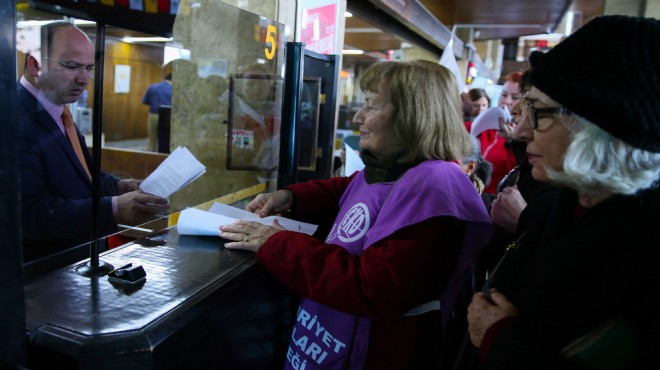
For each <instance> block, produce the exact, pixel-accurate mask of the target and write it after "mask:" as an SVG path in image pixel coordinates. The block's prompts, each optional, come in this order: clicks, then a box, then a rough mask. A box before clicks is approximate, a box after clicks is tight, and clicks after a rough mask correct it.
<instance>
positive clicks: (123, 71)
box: [115, 64, 131, 94]
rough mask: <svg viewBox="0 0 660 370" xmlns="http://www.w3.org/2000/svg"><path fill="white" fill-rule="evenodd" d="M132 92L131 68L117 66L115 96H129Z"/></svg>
mask: <svg viewBox="0 0 660 370" xmlns="http://www.w3.org/2000/svg"><path fill="white" fill-rule="evenodd" d="M130 91H131V66H129V65H124V64H116V65H115V94H128V93H129V92H130Z"/></svg>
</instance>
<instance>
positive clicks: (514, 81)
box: [477, 72, 522, 195]
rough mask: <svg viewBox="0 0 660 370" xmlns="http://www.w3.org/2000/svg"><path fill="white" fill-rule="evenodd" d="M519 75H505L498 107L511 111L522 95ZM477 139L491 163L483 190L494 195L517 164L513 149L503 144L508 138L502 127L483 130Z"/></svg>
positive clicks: (515, 73)
mask: <svg viewBox="0 0 660 370" xmlns="http://www.w3.org/2000/svg"><path fill="white" fill-rule="evenodd" d="M521 77H522V72H513V73H510V74H508V75H507V76H506V77H505V79H504V85H503V87H502V93H501V94H500V98H499V101H498V103H497V105H498V107H499V108H501V109H508V110H509V111H511V109H512V108H513V105H515V104H516V103H517V102H518V101H520V98H521V96H522V95H521V93H520V91H519V90H518V89H519V86H518V84H519V82H520V78H521ZM507 124H509V122H507ZM503 135H504V136H503ZM477 139H479V143H480V144H481V153H482V155H483V157H484V159H486V160H487V161H488V162H490V163H491V164H492V165H493V178H492V181H491V183H490V185H489V186H487V187H486V190H484V192H485V193H487V194H492V195H495V193H496V190H497V185H498V184H499V182H500V181H501V180H502V179H503V178H504V176H506V174H507V173H509V171H511V170H512V169H513V168H514V167H516V165H517V164H516V156H515V154H514V152H513V150H512V149H510V148H507V147H506V145H505V144H506V141H507V140H508V139H510V138H509V135H508V131H506V130H502V129H500V130H499V131H498V130H485V131H483V132H481V133H480V134H479V135H478V136H477Z"/></svg>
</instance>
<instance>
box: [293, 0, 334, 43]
mask: <svg viewBox="0 0 660 370" xmlns="http://www.w3.org/2000/svg"><path fill="white" fill-rule="evenodd" d="M336 9H337V8H336V4H330V5H326V6H321V7H318V8H314V9H306V10H303V11H302V16H301V29H300V41H302V42H304V43H305V49H307V50H311V51H314V52H317V53H320V54H333V53H334V52H335V34H336V28H337V27H336V23H335V19H336V18H335V14H336Z"/></svg>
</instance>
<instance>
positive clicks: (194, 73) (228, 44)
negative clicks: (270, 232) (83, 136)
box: [0, 0, 338, 369]
mask: <svg viewBox="0 0 660 370" xmlns="http://www.w3.org/2000/svg"><path fill="white" fill-rule="evenodd" d="M9 3H10V4H9V6H8V7H5V5H3V8H2V9H1V10H3V11H4V12H3V13H0V18H2V21H3V22H2V24H3V25H4V26H3V28H7V27H6V25H7V24H11V23H16V24H17V28H15V29H14V31H15V33H16V34H17V35H18V39H19V40H22V41H24V40H23V38H24V39H27V40H29V39H30V38H31V37H34V38H35V39H36V40H38V39H39V37H38V36H35V35H38V33H39V32H38V27H39V26H34V25H32V26H21V25H18V24H20V23H21V22H22V21H50V20H55V19H62V18H63V17H64V19H66V20H68V21H71V22H74V23H76V24H77V25H78V27H79V28H80V29H81V30H83V31H84V32H85V33H86V34H87V35H88V36H89V37H90V39H91V40H92V42H93V43H94V44H95V48H96V56H95V58H96V60H95V72H94V79H93V82H90V84H89V86H87V91H88V93H89V102H88V103H87V106H88V107H89V108H91V111H92V112H93V113H92V116H93V118H92V132H91V133H90V135H91V140H90V141H89V142H87V146H88V147H89V149H90V151H91V152H92V155H93V157H94V164H93V170H92V173H93V175H92V180H93V181H92V187H93V188H94V197H95V199H97V198H100V196H101V195H100V194H101V193H100V189H99V188H98V187H99V184H98V174H99V173H100V169H103V171H106V172H113V173H115V174H119V175H121V176H123V177H131V178H145V177H147V176H148V175H149V174H150V173H151V172H152V171H153V170H154V169H155V168H156V167H158V165H160V163H162V162H163V160H164V159H165V158H167V156H168V153H169V152H172V151H174V149H176V148H178V147H185V148H187V149H189V151H190V152H191V153H192V154H193V155H194V156H195V157H196V158H197V159H198V160H199V161H200V162H201V163H202V164H203V165H204V166H205V167H206V172H205V173H204V174H203V175H202V176H201V177H199V178H198V179H196V180H195V181H193V182H192V183H190V184H189V185H187V186H186V187H184V188H182V189H181V190H179V191H177V192H176V193H174V194H172V195H171V196H170V197H169V199H168V200H169V204H170V211H169V212H168V213H167V214H163V215H161V217H159V218H157V219H155V220H151V221H149V222H147V223H145V224H141V225H119V230H118V232H117V233H115V234H112V235H102V234H101V233H100V231H99V226H98V223H99V222H100V221H99V220H98V219H99V217H100V216H99V215H98V213H99V209H98V204H96V205H95V207H96V208H95V209H94V217H93V219H92V220H90V225H89V227H90V230H91V233H90V234H91V235H92V237H91V238H90V240H89V243H84V244H80V245H72V246H71V248H69V249H67V250H64V251H62V252H60V253H57V254H54V255H52V256H47V257H44V258H41V259H37V260H33V261H29V262H27V263H25V264H23V265H22V274H21V272H20V271H21V269H20V267H21V265H20V253H19V252H16V251H17V250H18V251H20V235H21V234H20V221H16V218H17V217H16V214H17V213H19V212H18V209H19V208H20V204H19V203H20V202H19V199H20V198H19V197H15V195H16V194H17V193H19V192H20V191H19V189H20V187H19V186H18V185H19V183H9V184H8V185H9V186H8V189H9V190H10V191H12V190H13V192H12V194H13V195H14V196H12V197H8V198H7V199H9V200H11V201H12V202H13V203H8V204H9V206H10V207H11V208H8V210H7V212H8V213H3V214H2V217H3V220H10V219H12V217H13V218H14V220H13V221H14V222H15V224H13V226H12V225H10V224H8V226H7V227H14V228H15V229H16V230H18V231H17V232H16V233H13V234H11V235H8V238H7V242H8V243H9V245H8V248H10V249H11V250H12V252H11V253H7V254H6V256H9V257H10V258H11V257H12V256H13V259H11V261H4V262H3V266H5V267H8V268H10V270H11V268H13V270H12V271H15V272H16V273H15V274H12V276H11V277H10V279H9V280H8V281H9V282H10V283H11V284H14V285H15V286H14V288H16V286H18V287H20V286H22V287H23V290H22V292H24V293H23V294H24V305H25V306H24V307H23V306H22V304H21V303H22V302H18V301H23V300H22V299H20V294H21V289H6V290H2V291H0V294H1V295H2V298H9V299H10V300H12V299H13V300H16V302H17V304H16V306H15V307H16V308H15V309H14V310H13V311H11V314H10V315H9V318H10V319H12V320H17V322H19V323H20V322H23V321H24V322H25V327H24V328H22V326H21V325H18V326H15V327H12V328H11V329H12V330H13V331H12V333H16V331H17V330H18V331H20V330H24V331H25V332H26V333H27V336H26V340H25V341H22V340H21V339H14V340H8V342H7V344H8V345H9V346H7V347H6V348H7V351H5V352H3V356H4V357H2V358H0V363H3V364H4V363H7V364H9V365H17V366H22V367H27V368H30V369H39V368H51V367H53V366H56V367H59V366H60V365H61V366H64V367H65V368H80V369H103V368H129V369H131V368H134V369H149V368H154V369H155V368H158V369H161V368H173V369H174V368H226V369H247V368H253V369H269V368H273V369H275V368H280V367H281V366H282V363H283V361H284V356H285V355H286V353H285V351H286V347H287V343H288V339H289V337H290V329H291V327H292V324H293V320H295V311H296V308H297V298H296V297H294V296H293V295H291V294H290V293H289V292H287V291H286V289H285V288H284V287H282V286H281V285H280V284H279V283H278V282H276V281H275V280H274V279H272V278H271V277H270V276H269V275H268V274H267V273H266V272H265V271H264V270H263V269H262V268H261V267H260V266H259V264H258V263H257V262H256V259H255V258H254V254H253V253H251V252H247V251H230V250H226V249H224V248H223V243H224V241H223V240H222V239H221V238H219V237H218V236H191V235H179V233H178V232H177V228H176V223H177V218H178V217H179V215H180V212H181V211H182V210H185V209H186V208H189V207H194V208H198V209H201V210H207V209H209V207H211V206H212V205H213V204H214V203H215V202H219V203H224V204H230V205H235V206H237V207H239V208H243V207H244V206H245V204H247V202H248V201H249V200H250V199H252V198H253V197H254V196H255V195H256V194H258V193H261V192H264V191H273V190H276V189H277V188H278V187H281V186H282V185H285V184H286V183H287V182H286V181H285V182H282V181H280V182H279V183H278V178H279V179H280V180H281V179H282V176H281V173H282V172H286V173H288V174H292V176H291V177H287V178H286V179H287V180H288V182H293V181H298V180H299V177H298V175H297V173H298V171H299V169H301V170H303V171H304V170H306V171H308V172H309V171H311V172H314V177H316V178H319V177H323V176H329V175H330V168H331V162H330V160H328V161H326V159H327V158H328V157H323V156H321V155H320V153H322V151H323V150H321V151H319V148H325V145H326V143H325V142H326V141H327V142H328V143H331V141H330V140H329V139H328V138H333V137H334V124H333V122H334V116H335V114H334V107H335V105H336V100H335V99H336V91H335V90H336V89H335V84H336V79H337V71H338V66H337V65H336V63H337V60H336V58H335V57H325V56H319V57H318V58H317V59H320V60H323V65H324V66H325V67H326V69H328V70H329V71H330V72H329V73H327V72H325V74H324V75H323V76H311V77H307V78H306V77H305V75H304V73H303V71H304V70H305V69H304V68H303V66H304V63H305V62H304V60H301V59H297V60H291V59H289V60H286V62H285V49H286V48H287V47H286V44H287V43H286V39H287V37H286V35H285V27H284V25H283V24H281V23H278V22H275V21H271V20H269V19H267V18H266V17H264V16H260V15H257V14H254V13H250V12H248V11H245V10H242V9H239V8H236V7H233V6H231V5H228V4H225V3H222V2H220V1H216V0H202V1H198V2H181V3H179V2H178V1H176V2H175V1H172V2H169V1H168V2H151V1H145V2H142V1H139V2H134V1H131V2H128V1H126V2H120V1H116V2H106V1H99V2H79V1H71V0H33V1H30V2H29V4H28V3H27V2H26V3H23V2H21V1H18V3H19V4H17V1H10V2H9ZM138 3H139V4H140V6H138V5H137V4H138ZM148 4H149V5H148ZM154 4H155V5H154ZM163 4H167V5H168V6H167V7H165V6H163ZM12 6H13V7H14V9H11V7H12ZM152 6H155V7H152ZM13 11H16V12H17V13H16V14H18V16H17V17H16V16H12V14H10V12H13ZM276 13H277V12H276V11H273V14H274V15H275V14H276ZM17 21H18V22H17ZM37 23H38V22H37ZM35 27H36V29H35ZM126 34H127V35H130V36H123V35H126ZM153 36H158V37H161V38H164V39H165V40H166V41H165V42H166V47H163V46H162V45H161V44H155V43H156V42H161V41H147V42H146V43H143V44H140V43H137V44H127V43H126V42H124V41H121V40H122V38H123V37H153ZM155 45H157V46H155ZM8 46H9V50H15V51H16V52H15V53H10V54H9V55H7V54H6V53H4V52H3V54H2V55H1V56H2V58H3V61H4V60H9V58H16V56H18V58H17V59H14V60H18V61H19V65H18V70H19V77H20V73H21V68H20V63H21V62H22V60H23V59H22V58H24V57H25V56H26V55H33V53H35V52H38V51H39V50H40V46H39V44H38V42H36V41H35V43H31V42H27V43H23V44H21V43H20V42H19V43H17V44H15V45H12V43H11V42H9V43H8ZM156 49H157V50H160V51H154V50H156ZM164 49H168V50H169V53H170V54H169V55H170V56H171V55H175V56H174V57H170V56H168V54H167V52H166V53H163V54H159V53H161V51H162V50H164ZM5 50H6V48H5ZM302 54H304V53H300V55H301V56H302ZM169 58H171V59H169ZM292 58H293V57H292ZM285 64H286V65H285ZM290 64H293V65H294V66H299V67H300V68H299V69H297V71H298V72H296V73H293V72H292V73H290V74H288V75H287V73H288V72H287V73H285V70H286V71H289V70H290V68H289V67H288V65H290ZM10 65H11V64H10ZM293 71H296V69H295V68H294V69H293ZM166 73H171V76H172V77H171V81H172V82H171V84H172V102H171V105H169V109H167V111H168V112H167V113H168V115H169V132H168V133H166V134H167V136H168V140H167V142H168V143H169V150H167V149H168V148H163V147H162V146H163V145H162V142H163V141H161V147H159V149H158V151H155V152H149V151H145V150H136V149H125V148H120V147H117V146H113V145H114V144H113V142H119V141H120V140H116V138H117V137H120V136H122V130H126V127H125V126H127V125H128V126H131V125H132V127H133V128H135V127H139V126H141V125H142V123H143V122H142V123H141V121H144V117H145V116H146V114H145V113H146V110H145V109H146V107H144V106H141V105H140V99H141V95H142V94H143V93H144V89H145V88H146V87H147V86H148V84H149V83H153V82H157V81H158V80H160V79H162V77H163V75H164V74H166ZM147 77H148V78H147ZM9 80H10V79H3V80H2V81H0V82H2V83H3V84H4V85H9V86H7V87H9V89H8V90H9V91H13V90H12V87H11V85H10V82H9ZM291 81H293V82H291ZM297 81H305V89H306V90H304V93H305V94H307V95H306V97H304V98H303V84H299V83H297ZM15 83H16V82H15V80H14V81H13V82H11V84H14V85H15ZM4 85H3V86H4ZM307 89H311V90H307ZM285 90H286V91H285ZM11 95H12V99H10V102H9V105H8V114H9V117H10V118H11V117H12V114H13V112H12V104H15V101H14V99H13V98H14V96H13V94H11ZM284 96H290V97H291V96H293V97H296V98H292V100H291V101H287V100H286V99H283V97H284ZM303 103H304V104H303ZM314 105H316V106H314ZM83 108H85V107H83ZM89 108H88V109H89ZM284 110H289V111H290V112H293V114H283V111H284ZM302 114H306V115H305V117H306V118H305V119H312V118H313V119H315V120H316V126H315V130H316V131H310V132H307V133H306V134H308V135H311V137H312V138H313V139H314V141H315V142H317V145H316V146H315V147H314V148H315V149H314V151H313V152H306V154H305V155H306V156H305V157H304V158H303V159H299V153H300V152H301V150H307V149H300V148H299V147H298V145H299V144H298V141H297V138H296V136H297V135H298V133H299V131H297V129H296V127H297V125H298V127H300V126H299V122H300V121H301V119H302V118H301V117H302ZM321 115H327V117H331V118H323V119H322V118H320V117H321ZM285 120H286V122H284V121H285ZM161 121H162V120H161ZM319 122H323V123H322V124H319ZM285 130H288V131H285ZM162 131H163V129H162V128H161V133H162ZM8 133H9V134H8V136H6V138H7V141H8V143H9V145H7V150H9V151H12V150H13V153H11V154H12V155H10V156H7V157H6V158H5V159H3V161H2V166H3V167H2V168H3V169H4V168H8V169H9V170H11V171H14V172H13V173H18V172H20V171H17V170H16V168H17V167H18V163H19V162H20V158H18V157H17V156H16V154H15V153H17V152H18V150H17V146H16V144H15V142H16V138H17V132H16V131H8ZM103 136H104V137H105V143H102V142H101V137H103ZM285 136H286V137H287V139H285V140H282V139H281V138H282V137H285ZM326 155H327V156H330V158H331V155H332V150H331V147H330V150H329V151H328V152H327V153H326ZM319 158H321V159H319ZM301 161H302V162H301ZM303 162H304V163H303ZM287 164H288V165H291V166H292V167H286V166H287ZM11 171H10V172H4V173H7V174H11V173H12V172H11ZM13 186H15V188H13ZM96 202H98V200H96ZM19 214H20V213H19ZM19 220H20V219H19ZM12 238H13V239H12ZM16 266H18V267H19V269H16ZM124 267H126V269H123V270H125V271H131V270H132V269H133V267H135V268H136V269H135V271H136V273H139V269H137V267H140V268H141V269H143V270H144V274H145V275H146V276H144V278H140V277H141V275H140V276H138V279H135V280H136V281H135V282H132V281H129V282H127V281H123V280H121V279H119V280H117V279H112V277H113V276H114V277H116V275H112V274H113V273H115V274H116V271H117V270H120V269H122V268H124ZM109 272H110V275H108V273H109ZM8 351H14V353H13V354H8Z"/></svg>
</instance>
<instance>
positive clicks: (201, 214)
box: [176, 202, 318, 236]
mask: <svg viewBox="0 0 660 370" xmlns="http://www.w3.org/2000/svg"><path fill="white" fill-rule="evenodd" d="M275 219H277V221H279V223H280V225H282V226H283V227H284V228H285V229H287V230H290V231H298V232H301V233H305V234H307V235H312V234H314V232H315V231H316V229H317V227H318V226H317V225H313V224H308V223H305V222H299V221H295V220H291V219H288V218H286V217H279V216H268V217H264V218H260V217H259V216H257V215H256V214H254V213H252V212H248V211H245V210H242V209H240V208H236V207H232V206H229V205H226V204H222V203H217V202H216V203H214V204H213V206H211V208H210V209H209V210H208V211H202V210H199V209H196V208H188V209H185V210H183V211H181V214H180V215H179V222H178V224H177V226H176V227H177V230H178V232H179V234H180V235H213V236H219V233H220V230H218V228H219V227H220V226H223V225H229V224H232V223H234V221H237V220H248V221H255V222H258V223H260V224H264V225H268V226H271V225H272V224H273V220H275Z"/></svg>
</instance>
